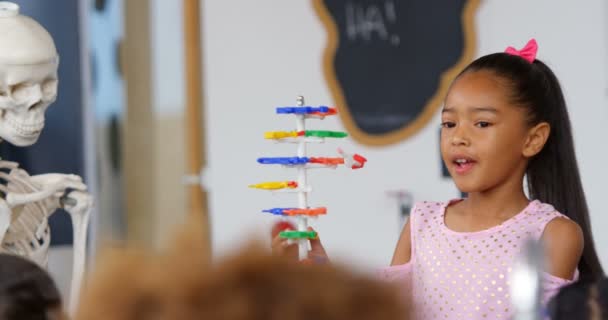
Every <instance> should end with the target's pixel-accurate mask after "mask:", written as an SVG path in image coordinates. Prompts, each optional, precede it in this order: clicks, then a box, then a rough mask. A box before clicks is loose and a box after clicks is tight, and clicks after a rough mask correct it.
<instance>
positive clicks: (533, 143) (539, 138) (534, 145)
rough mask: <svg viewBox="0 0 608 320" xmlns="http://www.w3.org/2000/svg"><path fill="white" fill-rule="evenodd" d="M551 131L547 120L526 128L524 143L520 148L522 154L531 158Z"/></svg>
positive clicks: (541, 147)
mask: <svg viewBox="0 0 608 320" xmlns="http://www.w3.org/2000/svg"><path fill="white" fill-rule="evenodd" d="M550 133H551V125H549V124H548V123H547V122H541V123H539V124H537V125H536V126H534V127H532V128H530V130H528V136H527V137H526V143H525V144H524V148H523V150H522V154H523V155H524V157H526V158H531V157H534V156H535V155H537V154H538V153H539V152H540V151H541V150H542V149H543V147H544V146H545V143H547V139H549V134H550Z"/></svg>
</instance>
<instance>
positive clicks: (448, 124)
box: [441, 121, 456, 128]
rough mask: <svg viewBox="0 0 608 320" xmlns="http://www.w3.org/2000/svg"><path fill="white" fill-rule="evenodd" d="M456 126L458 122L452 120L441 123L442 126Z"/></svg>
mask: <svg viewBox="0 0 608 320" xmlns="http://www.w3.org/2000/svg"><path fill="white" fill-rule="evenodd" d="M455 126H456V124H455V123H454V122H451V121H444V122H442V123H441V127H442V128H454V127H455Z"/></svg>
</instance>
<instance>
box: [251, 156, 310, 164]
mask: <svg viewBox="0 0 608 320" xmlns="http://www.w3.org/2000/svg"><path fill="white" fill-rule="evenodd" d="M258 162H259V163H261V164H284V165H296V164H306V163H308V157H270V158H258Z"/></svg>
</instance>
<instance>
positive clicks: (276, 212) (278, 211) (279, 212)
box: [262, 208, 294, 216]
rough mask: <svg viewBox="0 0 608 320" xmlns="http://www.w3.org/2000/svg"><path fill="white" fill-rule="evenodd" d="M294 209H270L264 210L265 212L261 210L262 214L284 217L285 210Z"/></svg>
mask: <svg viewBox="0 0 608 320" xmlns="http://www.w3.org/2000/svg"><path fill="white" fill-rule="evenodd" d="M293 209H294V208H272V209H266V210H262V212H268V213H272V214H274V215H277V216H284V215H285V213H284V211H285V210H293Z"/></svg>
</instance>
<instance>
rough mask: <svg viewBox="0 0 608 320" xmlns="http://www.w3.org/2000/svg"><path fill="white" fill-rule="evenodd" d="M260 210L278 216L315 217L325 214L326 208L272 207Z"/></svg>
mask: <svg viewBox="0 0 608 320" xmlns="http://www.w3.org/2000/svg"><path fill="white" fill-rule="evenodd" d="M262 212H268V213H272V214H274V215H278V216H297V215H302V216H310V217H316V216H320V215H323V214H327V208H325V207H319V208H308V209H299V208H272V209H266V210H262Z"/></svg>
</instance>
